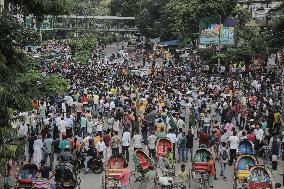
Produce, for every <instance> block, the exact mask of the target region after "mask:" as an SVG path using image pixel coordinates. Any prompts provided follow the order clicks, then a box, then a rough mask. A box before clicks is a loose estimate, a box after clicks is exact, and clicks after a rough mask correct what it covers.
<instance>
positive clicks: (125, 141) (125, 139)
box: [121, 128, 130, 162]
mask: <svg viewBox="0 0 284 189" xmlns="http://www.w3.org/2000/svg"><path fill="white" fill-rule="evenodd" d="M121 143H122V155H123V156H124V157H125V158H126V160H127V162H129V146H130V133H129V132H128V129H127V128H126V129H125V130H124V132H123V133H122V139H121Z"/></svg>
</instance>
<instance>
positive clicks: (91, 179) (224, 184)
mask: <svg viewBox="0 0 284 189" xmlns="http://www.w3.org/2000/svg"><path fill="white" fill-rule="evenodd" d="M116 51H117V47H116V45H110V46H107V48H106V54H107V55H111V53H112V52H116ZM217 119H218V118H217ZM197 145H198V141H195V143H194V146H195V149H196V148H197ZM144 150H145V152H146V153H148V150H146V147H145V146H144ZM132 156H133V148H130V157H132ZM176 157H178V156H176ZM260 162H261V161H260ZM186 166H187V168H188V169H191V162H190V161H188V162H187V163H186ZM129 168H130V170H132V171H133V170H134V168H135V166H134V162H133V160H132V159H131V160H130V162H129ZM179 169H180V163H178V164H176V170H179ZM216 169H217V170H216V171H217V173H216V174H217V177H218V179H219V180H216V181H214V188H216V189H229V188H233V181H234V180H233V173H234V168H233V166H230V167H228V168H227V171H226V175H227V181H224V180H223V179H222V178H220V177H219V175H220V165H219V164H218V163H216ZM283 172H284V163H283V162H282V161H279V166H278V172H274V173H272V175H273V179H274V183H276V182H279V183H282V176H280V175H279V173H283ZM102 176H103V174H101V175H95V174H93V173H89V174H87V175H86V174H83V173H81V180H82V183H81V188H82V189H99V188H101V187H102ZM129 188H130V189H138V188H139V189H146V188H145V184H143V183H133V182H131V184H130V187H129ZM191 188H193V189H197V188H198V185H197V184H196V183H194V182H193V181H191Z"/></svg>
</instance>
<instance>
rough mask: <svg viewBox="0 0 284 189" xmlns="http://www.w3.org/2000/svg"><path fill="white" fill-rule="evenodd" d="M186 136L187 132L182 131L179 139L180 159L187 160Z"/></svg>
mask: <svg viewBox="0 0 284 189" xmlns="http://www.w3.org/2000/svg"><path fill="white" fill-rule="evenodd" d="M186 143H187V140H186V136H185V133H184V132H182V133H181V138H180V139H179V147H180V155H179V161H182V162H186Z"/></svg>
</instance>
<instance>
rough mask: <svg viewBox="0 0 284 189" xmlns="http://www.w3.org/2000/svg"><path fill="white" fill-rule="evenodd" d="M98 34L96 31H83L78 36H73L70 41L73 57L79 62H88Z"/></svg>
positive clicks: (96, 42)
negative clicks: (81, 34)
mask: <svg viewBox="0 0 284 189" xmlns="http://www.w3.org/2000/svg"><path fill="white" fill-rule="evenodd" d="M98 38H99V35H98V34H97V33H94V32H93V33H85V34H84V35H83V36H81V37H80V38H73V39H72V40H71V41H70V46H71V48H72V52H73V55H74V58H75V59H76V60H77V61H79V62H80V63H83V64H85V63H88V60H89V58H90V56H91V54H92V51H93V49H94V48H95V47H96V46H97V44H98Z"/></svg>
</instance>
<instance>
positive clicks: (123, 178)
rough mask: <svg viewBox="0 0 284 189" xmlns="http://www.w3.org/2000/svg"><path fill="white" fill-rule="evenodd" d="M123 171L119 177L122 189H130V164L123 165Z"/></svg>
mask: <svg viewBox="0 0 284 189" xmlns="http://www.w3.org/2000/svg"><path fill="white" fill-rule="evenodd" d="M123 168H124V169H123V171H122V173H121V175H120V177H119V180H120V182H121V189H128V185H129V178H130V170H129V169H128V163H124V164H123Z"/></svg>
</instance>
